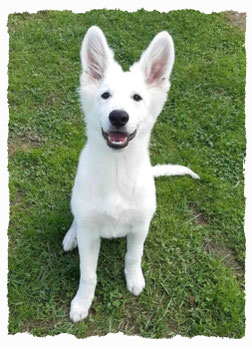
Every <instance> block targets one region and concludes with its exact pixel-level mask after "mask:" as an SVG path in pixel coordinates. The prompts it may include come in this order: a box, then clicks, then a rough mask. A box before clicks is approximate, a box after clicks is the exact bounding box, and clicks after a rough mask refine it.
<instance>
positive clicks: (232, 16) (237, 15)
mask: <svg viewBox="0 0 252 348" xmlns="http://www.w3.org/2000/svg"><path fill="white" fill-rule="evenodd" d="M224 14H225V17H226V19H227V20H228V22H229V23H230V24H231V25H234V26H238V27H239V28H241V29H242V30H244V31H245V30H246V13H245V12H236V11H225V12H224Z"/></svg>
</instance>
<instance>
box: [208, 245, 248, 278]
mask: <svg viewBox="0 0 252 348" xmlns="http://www.w3.org/2000/svg"><path fill="white" fill-rule="evenodd" d="M203 248H204V250H205V251H206V252H207V253H208V254H214V255H216V256H218V257H221V258H222V262H223V263H224V264H225V265H226V266H228V267H230V268H232V270H233V271H234V273H235V275H237V276H243V275H244V268H243V267H242V266H241V265H240V264H239V262H238V261H237V259H236V253H235V251H234V250H232V249H231V248H227V247H226V246H225V245H221V244H217V243H215V242H207V243H205V244H203Z"/></svg>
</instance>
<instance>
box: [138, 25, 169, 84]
mask: <svg viewBox="0 0 252 348" xmlns="http://www.w3.org/2000/svg"><path fill="white" fill-rule="evenodd" d="M174 56H175V53H174V44H173V40H172V37H171V36H170V34H169V33H168V32H167V31H162V32H161V33H159V34H157V35H156V36H155V38H154V39H153V40H152V42H151V43H150V45H149V47H148V48H147V50H146V51H144V52H143V54H142V56H141V59H140V61H139V65H140V69H141V70H142V72H143V74H144V77H145V82H146V83H147V84H148V85H153V86H159V85H161V84H162V81H163V80H167V79H169V77H170V74H171V71H172V67H173V63H174Z"/></svg>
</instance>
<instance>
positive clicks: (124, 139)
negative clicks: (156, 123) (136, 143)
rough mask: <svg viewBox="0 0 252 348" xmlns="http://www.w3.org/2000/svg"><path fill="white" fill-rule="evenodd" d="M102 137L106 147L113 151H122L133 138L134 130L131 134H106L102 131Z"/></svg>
mask: <svg viewBox="0 0 252 348" xmlns="http://www.w3.org/2000/svg"><path fill="white" fill-rule="evenodd" d="M102 135H103V137H104V139H105V140H106V141H107V145H108V146H110V147H112V148H114V149H122V148H124V147H126V146H127V145H128V143H129V142H130V141H131V140H132V139H133V138H134V137H135V135H136V130H135V131H134V132H133V133H131V134H127V133H123V132H109V133H106V132H104V130H103V129H102Z"/></svg>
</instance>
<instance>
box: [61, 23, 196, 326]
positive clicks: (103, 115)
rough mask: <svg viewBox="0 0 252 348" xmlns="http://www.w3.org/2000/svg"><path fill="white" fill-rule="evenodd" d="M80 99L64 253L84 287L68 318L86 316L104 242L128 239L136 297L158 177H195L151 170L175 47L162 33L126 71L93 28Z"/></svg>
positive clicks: (129, 278)
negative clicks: (80, 134) (72, 257)
mask: <svg viewBox="0 0 252 348" xmlns="http://www.w3.org/2000/svg"><path fill="white" fill-rule="evenodd" d="M81 62H82V69H83V71H82V74H81V78H80V97H81V103H82V107H83V111H84V114H85V121H86V131H87V139H88V140H87V143H86V145H85V147H84V149H83V151H82V153H81V155H80V160H79V165H78V171H77V175H76V178H75V183H74V187H73V192H72V199H71V208H72V213H73V215H74V221H73V223H72V226H71V227H70V229H69V231H68V232H67V234H66V236H65V238H64V241H63V247H64V250H65V251H67V250H71V249H73V248H74V247H76V246H77V245H78V249H79V255H80V283H79V289H78V291H77V294H76V296H75V297H74V299H73V300H72V303H71V310H70V318H71V319H72V320H73V321H74V322H77V321H79V320H82V319H84V318H85V317H87V315H88V311H89V308H90V306H91V303H92V300H93V297H94V293H95V287H96V282H97V280H96V267H97V261H98V255H99V248H100V240H101V237H104V238H114V237H124V236H127V253H126V257H125V276H126V282H127V287H128V290H129V291H130V292H132V293H133V294H134V295H136V296H138V295H139V294H140V293H141V291H142V290H143V288H144V286H145V280H144V277H143V273H142V269H141V258H142V255H143V247H144V241H145V238H146V236H147V233H148V229H149V225H150V222H151V219H152V217H153V214H154V212H155V210H156V196H155V183H154V177H157V176H160V175H184V174H189V175H191V176H192V177H193V178H198V175H197V174H195V173H194V172H193V171H191V170H190V169H189V168H187V167H184V166H179V165H169V164H168V165H157V166H155V167H152V166H151V162H150V157H149V150H148V147H149V142H150V136H151V130H152V127H153V125H154V123H155V121H156V119H157V117H158V115H159V113H160V112H161V110H162V108H163V105H164V103H165V101H166V98H167V92H168V90H169V87H170V82H169V77H170V74H171V71H172V66H173V62H174V46H173V41H172V38H171V36H170V35H169V34H168V32H166V31H163V32H161V33H159V34H158V35H157V36H156V37H155V38H154V39H153V41H152V42H151V44H150V45H149V47H148V48H147V50H146V51H145V52H143V54H142V56H141V59H140V61H139V62H137V63H135V64H134V65H133V66H132V67H131V68H130V70H129V71H127V72H124V71H123V70H122V68H121V66H120V65H119V64H118V63H117V62H116V61H115V60H114V58H113V52H112V50H111V49H110V48H109V47H108V44H107V41H106V38H105V36H104V34H103V32H102V31H101V30H100V29H99V28H98V27H96V26H93V27H91V28H90V29H89V30H88V32H87V33H86V36H85V38H84V40H83V43H82V48H81Z"/></svg>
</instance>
